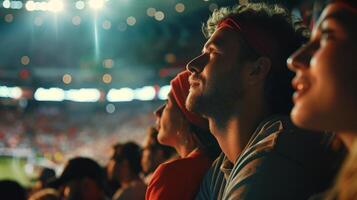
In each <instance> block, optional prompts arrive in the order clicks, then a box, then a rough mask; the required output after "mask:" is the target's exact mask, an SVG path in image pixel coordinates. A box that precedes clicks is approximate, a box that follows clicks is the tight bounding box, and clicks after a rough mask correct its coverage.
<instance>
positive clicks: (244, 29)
mask: <svg viewBox="0 0 357 200" xmlns="http://www.w3.org/2000/svg"><path fill="white" fill-rule="evenodd" d="M224 27H227V28H230V29H233V30H236V31H238V32H240V33H241V34H242V36H243V38H244V39H245V40H246V42H247V43H248V45H249V46H250V47H252V48H253V49H254V50H255V51H256V52H257V53H259V54H260V55H262V56H268V57H269V58H270V59H274V57H275V52H276V50H277V46H278V43H277V41H276V40H275V38H274V37H273V36H272V35H271V34H270V33H269V32H268V31H266V30H263V29H261V28H259V27H258V26H256V25H252V24H249V23H244V22H242V21H239V20H238V19H236V18H233V17H227V18H225V19H224V20H222V21H221V22H220V23H219V24H218V29H220V28H224Z"/></svg>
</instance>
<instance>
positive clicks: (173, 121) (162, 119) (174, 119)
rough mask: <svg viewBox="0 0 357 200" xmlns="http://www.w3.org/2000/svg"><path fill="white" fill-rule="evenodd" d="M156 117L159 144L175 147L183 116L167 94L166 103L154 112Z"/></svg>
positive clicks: (170, 95)
mask: <svg viewBox="0 0 357 200" xmlns="http://www.w3.org/2000/svg"><path fill="white" fill-rule="evenodd" d="M155 114H156V117H157V119H158V120H157V123H158V125H157V129H158V131H159V133H158V136H157V137H158V138H157V139H158V141H159V142H160V143H161V144H164V145H168V146H172V147H175V146H176V145H177V144H178V142H179V135H178V132H179V131H180V130H181V128H182V125H183V121H184V120H185V118H184V115H183V114H182V112H181V110H180V109H179V107H178V105H177V104H176V101H175V99H174V98H173V96H172V94H171V93H169V95H168V99H167V102H166V104H165V105H164V106H162V107H160V108H159V109H158V110H156V112H155Z"/></svg>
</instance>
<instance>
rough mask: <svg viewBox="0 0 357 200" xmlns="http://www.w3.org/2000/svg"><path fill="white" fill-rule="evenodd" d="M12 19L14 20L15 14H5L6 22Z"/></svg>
mask: <svg viewBox="0 0 357 200" xmlns="http://www.w3.org/2000/svg"><path fill="white" fill-rule="evenodd" d="M12 21H14V16H13V15H12V14H7V15H5V22H7V23H11V22H12Z"/></svg>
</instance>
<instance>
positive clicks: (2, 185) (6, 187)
mask: <svg viewBox="0 0 357 200" xmlns="http://www.w3.org/2000/svg"><path fill="white" fill-rule="evenodd" d="M0 199H2V200H25V199H26V190H25V188H23V187H22V186H21V185H20V184H18V183H17V182H15V181H12V180H2V181H0Z"/></svg>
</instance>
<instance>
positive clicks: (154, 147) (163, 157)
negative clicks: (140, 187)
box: [141, 127, 176, 184]
mask: <svg viewBox="0 0 357 200" xmlns="http://www.w3.org/2000/svg"><path fill="white" fill-rule="evenodd" d="M157 134H158V131H157V130H156V128H155V127H149V128H148V130H147V138H146V141H145V144H144V148H143V153H142V157H141V166H142V168H143V172H144V175H145V178H144V182H145V183H146V184H149V182H150V180H151V177H152V174H153V172H154V171H155V170H156V168H157V167H158V166H159V165H160V164H161V163H164V162H166V161H168V160H169V159H170V158H172V157H173V155H175V154H176V152H175V149H173V148H172V147H169V146H164V145H162V144H160V143H159V142H158V141H157Z"/></svg>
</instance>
